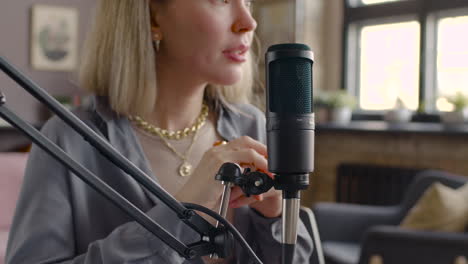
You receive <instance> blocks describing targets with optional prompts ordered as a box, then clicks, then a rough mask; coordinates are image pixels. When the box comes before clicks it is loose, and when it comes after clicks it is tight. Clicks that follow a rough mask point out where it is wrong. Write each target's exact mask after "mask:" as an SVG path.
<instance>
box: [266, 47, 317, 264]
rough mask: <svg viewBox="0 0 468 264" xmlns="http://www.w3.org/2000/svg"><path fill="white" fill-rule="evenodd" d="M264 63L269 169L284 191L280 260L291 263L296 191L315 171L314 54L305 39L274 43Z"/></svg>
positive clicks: (297, 206) (294, 237) (304, 184)
mask: <svg viewBox="0 0 468 264" xmlns="http://www.w3.org/2000/svg"><path fill="white" fill-rule="evenodd" d="M265 63H266V65H265V66H266V67H265V68H266V85H267V96H266V98H267V99H266V100H267V102H266V105H267V109H266V118H267V124H266V126H267V147H268V169H269V171H270V172H272V173H275V174H276V176H275V182H276V183H275V189H278V190H282V191H283V215H282V219H283V230H282V243H283V263H292V259H293V255H294V249H295V245H296V240H297V223H298V219H299V209H300V190H304V189H306V188H307V187H308V186H309V173H311V172H312V171H313V170H314V135H315V120H314V111H313V103H312V99H313V97H312V65H313V63H314V54H313V52H312V51H311V50H310V48H309V47H308V46H307V45H304V44H278V45H273V46H271V47H269V48H268V51H267V53H266V55H265Z"/></svg>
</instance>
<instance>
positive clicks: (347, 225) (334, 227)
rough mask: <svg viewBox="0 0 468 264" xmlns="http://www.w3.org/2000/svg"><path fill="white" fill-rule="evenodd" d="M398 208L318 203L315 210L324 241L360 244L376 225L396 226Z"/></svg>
mask: <svg viewBox="0 0 468 264" xmlns="http://www.w3.org/2000/svg"><path fill="white" fill-rule="evenodd" d="M399 210H400V207H397V206H367V205H354V204H341V203H325V202H321V203H317V204H316V205H315V207H314V208H313V211H314V214H315V218H316V220H317V225H318V228H319V232H320V236H321V238H322V241H329V240H332V241H342V242H359V241H360V240H361V239H362V237H363V235H364V233H365V231H366V230H367V229H369V227H371V226H374V225H396V224H398V221H399V219H398V218H399Z"/></svg>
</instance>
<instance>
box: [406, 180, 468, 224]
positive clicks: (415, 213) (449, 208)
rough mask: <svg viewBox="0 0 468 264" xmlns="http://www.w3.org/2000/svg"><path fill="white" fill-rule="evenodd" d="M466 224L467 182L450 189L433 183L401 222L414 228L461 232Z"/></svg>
mask: <svg viewBox="0 0 468 264" xmlns="http://www.w3.org/2000/svg"><path fill="white" fill-rule="evenodd" d="M467 224H468V183H467V184H465V185H463V186H461V187H460V188H457V189H452V188H450V187H448V186H445V185H443V184H441V183H439V182H435V183H433V184H432V185H431V186H429V188H427V190H426V191H425V192H424V194H423V195H422V196H421V198H419V200H418V201H417V202H416V204H415V205H414V206H413V208H411V210H410V211H409V212H408V214H407V215H406V216H405V218H404V219H403V221H402V222H401V227H404V228H410V229H416V230H432V231H447V232H463V231H464V230H465V228H466V226H467Z"/></svg>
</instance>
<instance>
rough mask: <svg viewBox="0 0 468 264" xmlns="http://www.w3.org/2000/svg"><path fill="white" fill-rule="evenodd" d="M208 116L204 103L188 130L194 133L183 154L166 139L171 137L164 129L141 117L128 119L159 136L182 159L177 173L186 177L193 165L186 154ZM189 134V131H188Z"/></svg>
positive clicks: (188, 152)
mask: <svg viewBox="0 0 468 264" xmlns="http://www.w3.org/2000/svg"><path fill="white" fill-rule="evenodd" d="M207 116H208V106H206V105H205V104H203V106H202V111H201V112H200V115H199V116H198V118H197V121H196V122H195V124H194V125H193V126H192V128H190V131H192V129H193V132H194V135H193V137H192V142H191V143H190V146H189V147H188V149H187V150H186V151H185V153H184V154H182V153H180V152H179V151H177V150H176V149H175V148H174V147H173V146H172V145H171V144H170V143H169V141H168V139H171V138H168V136H166V135H165V134H163V132H162V131H163V130H164V131H167V130H165V129H160V128H158V127H155V126H153V125H151V124H149V123H148V122H147V121H145V120H143V119H142V118H141V117H138V116H137V117H129V119H130V120H131V121H133V122H135V124H136V125H137V126H138V127H140V128H142V129H143V130H145V131H146V132H149V133H151V134H154V135H157V136H159V137H160V138H161V139H162V141H163V142H164V144H165V145H166V147H167V148H169V149H170V150H171V151H172V152H174V154H176V155H177V156H178V157H179V158H180V159H181V160H182V164H181V165H180V166H179V170H178V171H179V175H180V176H182V177H186V176H189V175H190V174H192V169H193V166H192V164H190V163H189V162H188V156H189V154H190V151H191V150H192V147H193V145H194V143H195V140H196V139H197V135H198V131H200V128H201V127H203V125H204V124H205V122H206V117H207ZM186 129H187V128H185V129H183V130H179V131H185V130H186ZM179 131H176V132H172V131H170V132H172V133H176V135H179V134H177V132H179ZM189 134H191V133H189ZM189 134H187V135H189ZM187 135H184V137H186V136H187ZM174 139H177V140H178V139H180V137H176V138H174Z"/></svg>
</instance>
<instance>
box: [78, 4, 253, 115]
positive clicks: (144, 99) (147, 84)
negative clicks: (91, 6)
mask: <svg viewBox="0 0 468 264" xmlns="http://www.w3.org/2000/svg"><path fill="white" fill-rule="evenodd" d="M150 1H151V0H138V1H135V0H119V1H115V0H100V1H99V2H98V6H97V10H96V14H95V18H94V25H93V29H92V30H91V31H90V32H89V33H88V36H87V39H86V43H85V48H84V50H83V56H82V58H83V60H82V63H81V65H80V70H79V79H80V85H81V87H83V88H84V89H85V90H86V91H88V92H91V93H93V94H96V95H101V96H107V97H108V98H109V104H110V107H111V108H112V109H113V110H114V111H115V112H117V113H119V114H122V115H145V114H147V113H149V112H151V111H152V110H153V109H154V103H155V102H156V96H157V94H156V90H157V89H156V65H155V64H156V59H155V51H154V45H153V40H152V37H151V12H150ZM253 66H254V56H253V54H252V53H251V52H250V51H249V56H248V61H247V62H246V63H245V64H244V67H243V73H242V79H241V80H240V81H239V82H237V83H236V84H235V85H232V86H219V85H213V84H210V85H208V86H207V87H206V88H205V100H207V101H208V102H209V104H211V105H210V106H211V107H213V104H216V103H218V102H228V103H249V102H251V100H252V98H253V92H252V91H253V84H254V82H255V78H254V76H255V75H254V67H253Z"/></svg>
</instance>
